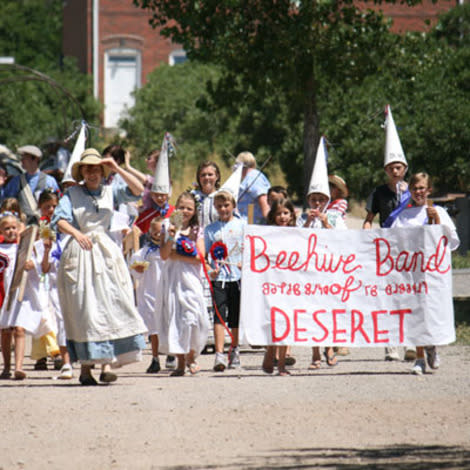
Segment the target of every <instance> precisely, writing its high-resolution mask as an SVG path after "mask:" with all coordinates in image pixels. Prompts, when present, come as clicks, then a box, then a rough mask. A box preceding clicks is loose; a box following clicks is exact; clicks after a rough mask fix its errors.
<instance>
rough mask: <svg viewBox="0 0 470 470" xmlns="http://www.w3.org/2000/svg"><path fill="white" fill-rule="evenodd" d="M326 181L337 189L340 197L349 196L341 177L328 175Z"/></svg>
mask: <svg viewBox="0 0 470 470" xmlns="http://www.w3.org/2000/svg"><path fill="white" fill-rule="evenodd" d="M328 182H329V183H331V184H332V185H333V186H336V187H337V188H338V189H339V191H340V192H341V197H348V196H349V190H348V187H347V186H346V183H345V182H344V181H343V180H342V179H341V178H339V177H337V176H336V175H330V176H328Z"/></svg>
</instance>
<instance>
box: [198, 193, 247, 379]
mask: <svg viewBox="0 0 470 470" xmlns="http://www.w3.org/2000/svg"><path fill="white" fill-rule="evenodd" d="M236 205H237V203H236V200H235V197H234V195H233V194H232V192H231V191H229V190H228V189H221V190H219V191H218V192H217V193H216V194H215V196H214V207H215V209H216V211H217V214H218V216H219V220H218V221H216V222H213V223H212V224H210V225H208V226H207V227H206V228H205V230H204V240H205V247H206V253H207V257H208V260H209V262H210V266H211V269H210V270H209V277H210V279H211V284H212V290H213V301H214V303H215V308H216V314H215V315H214V339H215V362H214V371H216V372H223V371H224V370H225V369H226V367H227V360H226V358H225V355H224V344H225V328H230V330H231V337H232V347H231V349H230V354H229V358H228V359H229V360H228V367H230V368H238V367H240V366H241V364H240V348H239V346H238V325H239V321H240V278H241V262H242V242H243V230H244V226H245V221H244V220H242V219H240V218H237V217H235V216H234V211H235V208H236ZM226 323H227V324H228V327H227V325H226Z"/></svg>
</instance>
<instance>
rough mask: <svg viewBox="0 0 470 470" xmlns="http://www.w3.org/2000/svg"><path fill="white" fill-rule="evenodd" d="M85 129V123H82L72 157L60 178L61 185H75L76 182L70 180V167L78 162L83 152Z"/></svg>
mask: <svg viewBox="0 0 470 470" xmlns="http://www.w3.org/2000/svg"><path fill="white" fill-rule="evenodd" d="M86 127H87V125H86V122H85V121H82V127H81V128H80V133H79V134H78V138H77V140H76V142H75V146H74V148H73V151H72V155H71V157H70V160H69V163H68V165H67V169H66V170H65V173H64V176H63V178H62V183H76V181H75V180H74V179H73V178H72V167H73V164H74V163H76V162H79V161H80V157H81V155H82V153H83V152H84V151H85V145H86V138H87V135H86Z"/></svg>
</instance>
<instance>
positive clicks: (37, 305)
mask: <svg viewBox="0 0 470 470" xmlns="http://www.w3.org/2000/svg"><path fill="white" fill-rule="evenodd" d="M16 251H17V245H15V244H11V245H8V244H2V245H0V252H2V253H3V254H4V255H7V256H8V257H9V258H10V266H9V268H8V270H7V271H5V278H4V282H6V283H8V286H9V284H10V283H11V281H12V276H13V269H14V264H15V258H16ZM33 261H34V268H33V269H31V270H30V271H28V276H27V279H26V285H25V290H24V297H23V300H22V301H21V302H18V301H17V295H18V290H16V291H15V292H11V293H10V295H12V296H13V297H12V301H11V302H9V300H8V298H5V302H4V304H3V306H2V309H1V314H0V328H11V327H20V328H24V329H25V330H26V331H27V332H28V333H30V334H32V335H34V336H37V337H39V336H42V335H44V334H46V333H48V332H49V331H51V327H50V325H46V324H45V323H44V320H45V317H44V312H45V310H46V309H47V295H46V293H45V292H44V290H43V289H41V288H40V276H39V273H38V270H37V260H36V259H35V257H34V256H33ZM8 306H9V307H10V309H9V310H7V308H8Z"/></svg>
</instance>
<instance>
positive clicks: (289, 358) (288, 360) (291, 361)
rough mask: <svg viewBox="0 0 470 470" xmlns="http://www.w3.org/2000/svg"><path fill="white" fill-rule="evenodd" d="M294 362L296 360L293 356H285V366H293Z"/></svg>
mask: <svg viewBox="0 0 470 470" xmlns="http://www.w3.org/2000/svg"><path fill="white" fill-rule="evenodd" d="M296 362H297V361H296V359H295V357H294V356H286V366H293V365H295V363H296Z"/></svg>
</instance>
